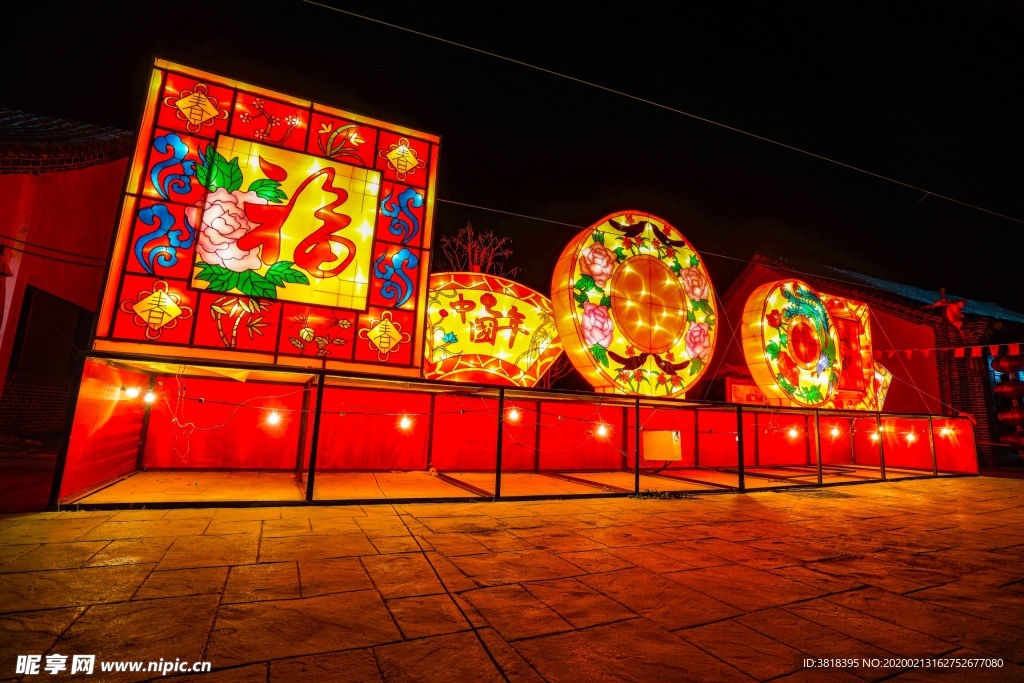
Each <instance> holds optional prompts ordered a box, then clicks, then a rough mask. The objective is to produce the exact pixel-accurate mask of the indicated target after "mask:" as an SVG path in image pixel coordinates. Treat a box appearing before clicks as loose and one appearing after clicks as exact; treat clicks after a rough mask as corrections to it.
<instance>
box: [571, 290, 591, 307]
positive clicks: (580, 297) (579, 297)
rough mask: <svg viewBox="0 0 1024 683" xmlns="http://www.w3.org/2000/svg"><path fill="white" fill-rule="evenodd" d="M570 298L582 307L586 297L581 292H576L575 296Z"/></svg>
mask: <svg viewBox="0 0 1024 683" xmlns="http://www.w3.org/2000/svg"><path fill="white" fill-rule="evenodd" d="M572 298H573V299H576V303H578V304H579V305H580V306H583V303H584V302H585V301H586V300H587V295H586V294H584V293H583V292H576V293H575V294H573V295H572Z"/></svg>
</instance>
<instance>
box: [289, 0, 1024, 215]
mask: <svg viewBox="0 0 1024 683" xmlns="http://www.w3.org/2000/svg"><path fill="white" fill-rule="evenodd" d="M303 2H305V3H306V4H308V5H314V6H316V7H322V8H324V9H327V10H331V11H334V12H338V13H340V14H346V15H348V16H351V17H355V18H357V19H362V20H364V21H369V22H372V23H374V24H380V25H381V26H387V27H388V28H393V29H396V30H399V31H404V32H406V33H411V34H413V35H417V36H420V37H423V38H429V39H430V40H436V41H438V42H440V43H445V44H447V45H452V46H454V47H460V48H462V49H464V50H470V51H472V52H476V53H478V54H482V55H486V56H488V57H493V58H495V59H500V60H502V61H506V62H509V63H511V64H517V65H519V66H523V67H526V68H528V69H533V70H535V71H540V72H541V73H546V74H548V75H551V76H557V77H558V78H564V79H566V80H569V81H573V82H574V83H579V84H581V85H586V86H589V87H591V88H597V89H598V90H603V91H605V92H608V93H611V94H613V95H618V96H620V97H625V98H628V99H631V100H634V101H636V102H641V103H643V104H647V105H650V106H652V107H657V108H658V109H663V110H665V111H669V112H672V113H673V114H679V115H680V116H686V117H688V118H691V119H693V120H695V121H700V122H701V123H706V124H708V125H711V126H717V127H719V128H723V129H725V130H728V131H731V132H733V133H738V134H740V135H745V136H747V137H750V138H753V139H755V140H760V141H761V142H767V143H768V144H771V145H775V146H777V147H782V148H783V149H788V150H790V151H791V152H797V153H798V154H803V155H805V156H809V157H812V158H814V159H818V160H819V161H825V162H828V163H830V164H834V165H836V166H840V167H842V168H845V169H847V170H850V171H856V172H857V173H863V174H865V175H869V176H871V177H873V178H877V179H879V180H884V181H886V182H890V183H893V184H895V185H899V186H901V187H905V188H907V189H910V190H914V191H916V192H922V193H924V196H923V197H922V199H924V197H927V196H928V195H931V196H932V197H935V198H936V199H944V200H946V201H947V202H951V203H953V204H958V205H960V206H963V207H966V208H968V209H974V210H975V211H981V212H983V213H987V214H989V215H991V216H996V217H998V218H1002V219H1004V220H1008V221H1012V222H1014V223H1020V224H1022V225H1024V220H1022V219H1019V218H1014V217H1013V216H1007V215H1006V214H1003V213H999V212H998V211H992V210H991V209H986V208H984V207H982V206H978V205H976V204H971V203H969V202H965V201H963V200H960V199H956V198H955V197H950V196H948V195H944V194H939V193H937V192H932V191H931V190H926V189H924V188H923V187H918V186H917V185H912V184H911V183H905V182H903V181H902V180H897V179H895V178H890V177H889V176H884V175H882V174H880V173H875V172H874V171H869V170H867V169H864V168H861V167H859V166H854V165H852V164H847V163H845V162H842V161H838V160H836V159H832V158H830V157H827V156H824V155H822V154H817V153H815V152H811V151H809V150H806V149H802V148H800V147H796V146H794V145H789V144H786V143H785V142H780V141H778V140H773V139H772V138H769V137H765V136H763V135H758V134H757V133H752V132H750V131H748V130H744V129H742V128H737V127H735V126H730V125H728V124H725V123H721V122H719V121H715V120H714V119H709V118H707V117H704V116H698V115H697V114H693V113H690V112H688V111H685V110H683V109H678V108H676V107H671V106H669V105H667V104H662V103H660V102H656V101H654V100H650V99H647V98H645V97H640V96H638V95H633V94H630V93H628V92H624V91H622V90H616V89H615V88H609V87H608V86H605V85H601V84H600V83H594V82H593V81H587V80H584V79H582V78H577V77H575V76H570V75H569V74H565V73H562V72H560V71H554V70H553V69H547V68H544V67H542V66H537V65H536V64H530V63H529V62H524V61H522V60H519V59H514V58H512V57H506V56H505V55H500V54H497V53H496V52H489V51H487V50H482V49H480V48H478V47H473V46H472V45H466V44H465V43H459V42H456V41H454V40H448V39H447V38H441V37H439V36H435V35H431V34H429V33H424V32H423V31H417V30H415V29H411V28H407V27H405V26H400V25H398V24H392V23H390V22H387V21H383V20H381V19H374V18H373V17H368V16H366V15H363V14H357V13H356V12H350V11H349V10H344V9H341V8H340V7H333V6H331V5H325V4H323V3H321V2H315V0H303ZM918 203H920V201H919V202H918Z"/></svg>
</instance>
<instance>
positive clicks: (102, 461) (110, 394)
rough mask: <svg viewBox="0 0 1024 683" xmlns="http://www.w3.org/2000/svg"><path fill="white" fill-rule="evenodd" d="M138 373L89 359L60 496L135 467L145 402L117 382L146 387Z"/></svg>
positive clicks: (125, 385) (76, 491) (144, 380)
mask: <svg viewBox="0 0 1024 683" xmlns="http://www.w3.org/2000/svg"><path fill="white" fill-rule="evenodd" d="M148 383H149V378H148V377H146V376H145V375H143V374H141V373H137V372H130V371H127V370H119V369H117V368H112V367H110V366H108V365H106V364H105V363H103V362H100V361H93V360H90V361H87V362H86V364H85V372H84V374H83V377H82V387H81V389H80V390H79V392H78V404H77V406H76V408H75V422H74V426H73V427H72V429H71V441H70V443H69V445H68V455H67V461H66V464H65V466H64V478H63V480H62V481H61V487H60V498H61V499H64V498H68V497H69V496H73V495H75V494H78V493H80V492H83V491H86V490H87V489H89V488H92V487H94V486H96V485H97V484H101V483H103V482H105V481H108V480H110V479H113V478H115V477H118V476H121V475H123V474H127V473H129V472H133V471H135V465H136V460H137V458H138V454H139V438H140V436H141V435H142V418H143V414H144V413H145V403H144V402H143V401H142V400H141V398H135V399H129V398H128V397H127V396H126V395H125V394H124V393H123V392H122V391H121V387H122V386H123V387H132V386H134V387H145V386H148Z"/></svg>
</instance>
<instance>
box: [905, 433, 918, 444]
mask: <svg viewBox="0 0 1024 683" xmlns="http://www.w3.org/2000/svg"><path fill="white" fill-rule="evenodd" d="M915 441H917V434H915V433H914V432H907V443H914V442H915Z"/></svg>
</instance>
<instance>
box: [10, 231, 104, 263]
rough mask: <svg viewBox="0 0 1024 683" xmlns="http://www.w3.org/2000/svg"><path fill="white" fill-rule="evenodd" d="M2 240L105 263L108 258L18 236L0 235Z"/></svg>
mask: <svg viewBox="0 0 1024 683" xmlns="http://www.w3.org/2000/svg"><path fill="white" fill-rule="evenodd" d="M0 240H8V241H10V242H17V243H18V244H23V245H25V246H26V247H32V248H33V249H45V250H46V251H52V252H55V253H57V254H66V255H68V256H75V257H77V258H83V259H89V260H91V261H102V262H103V263H104V264H105V263H106V261H107V259H105V258H102V257H100V256H89V255H88V254H79V253H77V252H74V251H65V250H63V249H57V248H56V247H48V246H46V245H45V244H37V243H35V242H26V241H25V240H19V239H18V238H17V237H8V236H7V235H0Z"/></svg>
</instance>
